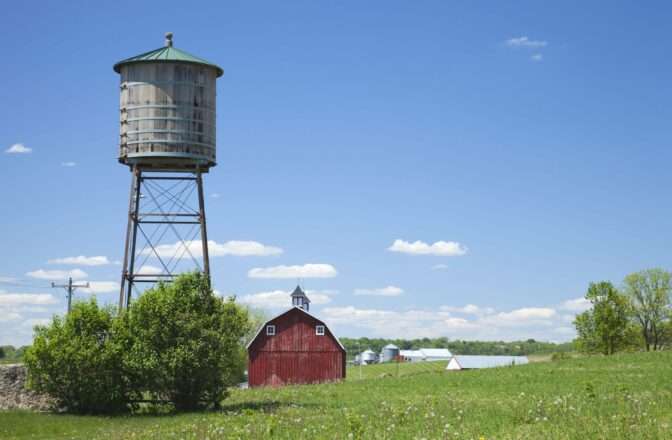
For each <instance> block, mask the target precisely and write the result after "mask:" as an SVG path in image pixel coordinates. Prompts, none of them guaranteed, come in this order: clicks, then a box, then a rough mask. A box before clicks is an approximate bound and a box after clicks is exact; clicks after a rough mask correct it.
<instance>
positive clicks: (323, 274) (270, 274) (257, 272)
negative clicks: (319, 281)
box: [247, 263, 338, 278]
mask: <svg viewBox="0 0 672 440" xmlns="http://www.w3.org/2000/svg"><path fill="white" fill-rule="evenodd" d="M336 275H338V272H337V271H336V269H335V268H334V266H332V265H330V264H310V263H309V264H304V265H303V266H298V265H296V266H284V265H282V266H275V267H266V268H261V267H255V268H254V269H251V270H250V271H249V272H248V273H247V276H249V277H250V278H333V277H335V276H336Z"/></svg>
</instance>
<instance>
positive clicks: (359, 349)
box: [357, 340, 362, 380]
mask: <svg viewBox="0 0 672 440" xmlns="http://www.w3.org/2000/svg"><path fill="white" fill-rule="evenodd" d="M357 351H359V380H362V347H361V346H360V345H359V340H357Z"/></svg>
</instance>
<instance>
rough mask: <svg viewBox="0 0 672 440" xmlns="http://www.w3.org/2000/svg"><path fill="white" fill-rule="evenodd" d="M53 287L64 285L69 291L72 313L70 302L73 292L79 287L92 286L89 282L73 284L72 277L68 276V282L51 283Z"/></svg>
mask: <svg viewBox="0 0 672 440" xmlns="http://www.w3.org/2000/svg"><path fill="white" fill-rule="evenodd" d="M51 287H52V288H53V287H62V288H64V289H65V290H66V291H67V292H68V314H69V313H70V304H71V303H72V294H73V293H74V292H75V290H77V288H78V287H86V288H88V287H90V286H89V283H86V284H72V278H68V284H54V283H51Z"/></svg>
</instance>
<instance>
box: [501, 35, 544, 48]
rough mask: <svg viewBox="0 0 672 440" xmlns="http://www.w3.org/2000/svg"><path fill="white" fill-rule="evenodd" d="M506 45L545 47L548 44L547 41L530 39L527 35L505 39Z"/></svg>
mask: <svg viewBox="0 0 672 440" xmlns="http://www.w3.org/2000/svg"><path fill="white" fill-rule="evenodd" d="M506 45H507V46H508V47H546V46H548V42H547V41H540V40H530V39H529V38H527V37H516V38H510V39H508V40H506Z"/></svg>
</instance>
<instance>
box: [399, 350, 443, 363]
mask: <svg viewBox="0 0 672 440" xmlns="http://www.w3.org/2000/svg"><path fill="white" fill-rule="evenodd" d="M399 356H401V357H402V358H403V360H404V362H431V361H448V360H450V359H451V358H452V357H453V354H452V353H451V352H450V350H448V349H447V348H421V349H419V350H400V351H399Z"/></svg>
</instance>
